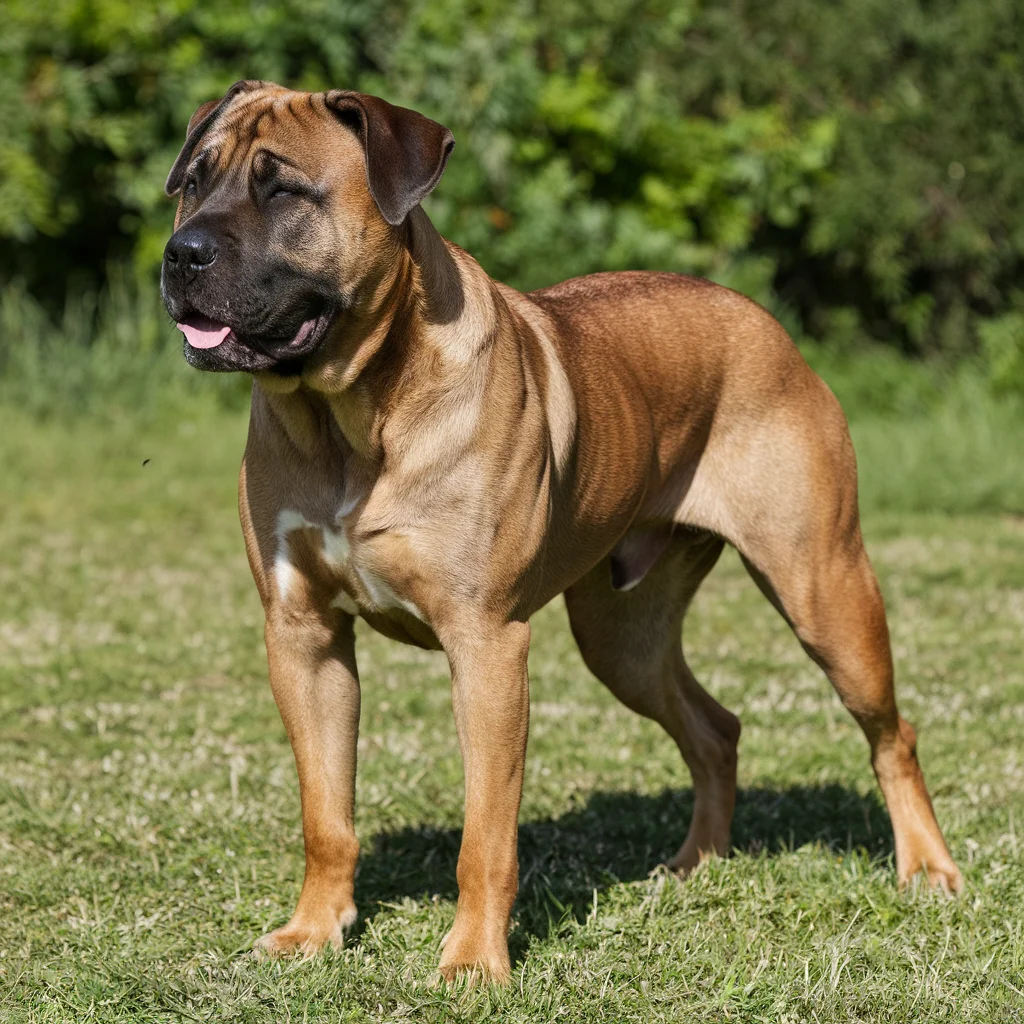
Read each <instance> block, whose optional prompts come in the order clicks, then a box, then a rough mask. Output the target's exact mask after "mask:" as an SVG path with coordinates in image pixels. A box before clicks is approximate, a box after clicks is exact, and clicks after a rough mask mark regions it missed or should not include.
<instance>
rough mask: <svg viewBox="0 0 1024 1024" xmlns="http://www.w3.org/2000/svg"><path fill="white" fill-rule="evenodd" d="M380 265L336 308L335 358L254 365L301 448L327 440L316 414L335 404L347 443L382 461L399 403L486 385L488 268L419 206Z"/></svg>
mask: <svg viewBox="0 0 1024 1024" xmlns="http://www.w3.org/2000/svg"><path fill="white" fill-rule="evenodd" d="M382 265H383V266H387V267H388V270H387V272H385V273H383V274H381V275H379V276H377V277H369V278H368V279H366V280H364V282H362V285H361V287H360V292H359V295H358V296H357V298H356V300H355V301H354V302H353V304H352V307H351V308H350V309H348V310H346V311H345V312H343V313H342V314H341V316H340V317H339V321H338V324H337V326H336V328H335V332H334V333H335V337H334V339H333V342H332V344H330V347H329V356H330V357H329V358H327V359H324V360H322V361H319V360H318V361H317V364H316V365H315V366H314V367H313V368H312V369H310V370H308V371H306V372H304V373H303V374H302V375H301V377H294V378H282V377H276V376H274V375H272V374H259V375H257V378H256V384H257V387H258V388H260V389H261V390H262V391H263V392H264V394H265V395H266V398H267V401H268V404H269V406H270V409H271V410H272V412H273V414H274V416H275V418H277V419H278V420H279V421H280V423H281V426H282V427H284V429H285V430H286V432H287V433H288V435H289V437H290V438H291V440H292V441H293V443H294V444H296V446H297V447H298V448H299V449H300V450H302V449H306V448H310V447H311V446H315V445H317V444H322V438H323V430H322V429H317V428H316V427H315V426H314V424H315V423H316V422H317V421H320V420H322V419H323V416H324V413H325V411H326V410H329V415H330V417H331V418H332V419H333V421H334V426H335V427H336V429H337V430H339V431H340V433H341V435H342V436H343V438H344V441H345V442H346V443H347V446H349V447H351V449H352V450H353V451H354V452H355V453H357V454H358V455H359V456H361V457H362V458H364V459H366V460H369V461H370V462H379V461H381V460H382V458H383V455H384V449H385V446H386V437H385V427H386V425H387V422H388V420H389V418H391V417H392V416H394V415H395V414H396V413H397V414H400V413H401V409H400V407H401V406H402V405H414V406H415V407H416V408H417V410H418V414H419V415H421V416H422V415H427V414H428V407H429V405H430V404H431V399H432V396H440V395H444V396H445V397H446V399H448V400H449V401H450V400H451V398H452V395H453V391H455V390H462V389H472V388H474V387H479V386H480V382H481V375H480V373H479V372H478V370H477V368H476V364H477V363H478V361H479V358H478V357H479V356H480V355H481V354H482V353H483V352H484V350H485V349H486V348H487V346H488V344H489V342H490V341H491V340H492V338H493V334H494V329H495V326H496V324H497V319H498V314H497V310H496V304H497V303H498V302H500V300H499V299H498V298H497V296H496V295H495V292H494V289H493V286H492V284H491V282H490V280H489V278H488V277H487V275H486V274H484V272H483V271H482V270H481V269H480V267H479V266H478V265H477V264H476V262H475V261H474V260H473V259H472V258H471V257H470V256H468V255H467V254H465V253H464V252H462V251H461V250H458V249H455V247H453V246H450V245H449V244H448V243H447V242H446V241H445V240H444V239H443V238H442V237H441V235H440V234H439V233H438V232H437V230H436V228H435V227H434V226H433V224H432V223H431V222H430V219H429V218H428V217H427V215H426V214H425V213H424V212H423V211H422V210H421V209H420V208H419V207H416V208H415V209H414V210H413V211H412V212H411V213H410V214H409V216H408V218H407V220H406V222H405V224H404V225H403V231H402V236H401V238H400V244H399V245H398V247H397V251H396V252H395V253H394V254H393V255H392V256H391V257H390V258H388V259H385V260H383V261H382ZM466 397H467V398H468V397H469V396H468V395H467V396H466ZM310 454H312V451H311V452H310Z"/></svg>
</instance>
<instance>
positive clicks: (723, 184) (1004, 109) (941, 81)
mask: <svg viewBox="0 0 1024 1024" xmlns="http://www.w3.org/2000/svg"><path fill="white" fill-rule="evenodd" d="M0 19H2V23H0V30H2V31H0V48H2V52H3V58H4V59H3V61H2V63H0V85H2V86H3V89H4V95H5V97H6V98H7V99H6V101H5V103H4V104H3V105H2V106H0V237H3V238H4V239H5V243H6V244H5V245H4V247H3V250H2V255H0V278H2V279H3V280H7V281H10V280H12V279H14V278H23V279H24V280H26V281H27V284H28V287H29V289H30V290H31V291H32V292H33V294H36V295H39V296H43V297H44V298H47V299H48V300H49V301H50V302H51V304H53V305H56V304H59V303H60V302H62V301H63V300H64V298H65V294H66V291H67V288H68V285H69V282H71V283H72V284H73V285H74V286H75V287H78V286H80V285H81V284H82V283H92V284H93V285H95V284H96V283H97V282H98V281H99V279H100V278H101V276H102V268H104V267H105V266H107V265H108V263H109V262H110V261H111V260H112V259H117V258H121V257H124V258H129V257H130V258H131V259H132V260H133V261H134V262H135V264H136V266H137V267H140V268H142V269H143V270H146V269H150V270H151V269H152V268H153V267H154V266H155V265H156V264H157V262H158V260H159V256H160V252H161V248H162V244H163V241H164V239H165V238H166V235H167V233H168V228H169V225H170V221H171V208H170V204H169V203H168V202H167V201H166V200H165V199H164V198H163V195H162V183H163V179H164V176H165V174H166V172H167V169H168V168H169V166H170V164H171V162H172V160H173V157H174V154H175V151H176V149H177V146H178V145H179V143H180V140H181V138H182V136H183V132H184V126H185V124H186V122H187V120H188V117H189V115H190V114H191V112H192V111H193V110H194V108H195V107H196V106H197V105H198V104H199V103H200V102H202V101H204V100H206V99H209V98H211V97H213V96H216V95H218V94H219V93H221V92H222V91H223V90H224V89H225V88H226V86H228V85H229V84H231V82H233V81H234V80H236V79H239V78H244V77H259V78H268V79H274V80H279V81H282V82H286V83H290V84H292V85H295V86H298V87H302V88H312V89H317V88H323V87H326V86H345V87H354V88H359V89H363V90H365V91H372V92H377V93H380V94H383V95H386V96H387V97H388V98H389V99H391V100H394V101H396V102H400V103H405V104H408V105H412V106H415V107H417V108H419V109H421V110H423V111H424V112H426V113H428V114H430V115H432V116H434V117H437V118H438V119H440V120H442V121H444V122H445V123H447V124H449V125H450V126H451V127H452V128H453V130H454V132H455V135H456V138H457V139H458V143H459V145H458V149H457V150H456V157H455V158H454V160H453V161H452V163H451V165H450V168H449V170H448V172H447V174H446V177H445V180H444V181H443V183H442V185H441V187H440V188H439V190H438V192H437V193H436V195H435V198H433V199H432V200H431V212H432V214H433V215H434V217H435V219H436V220H437V222H438V225H439V227H440V228H441V229H442V230H443V231H444V232H445V233H446V234H448V235H449V236H450V237H452V238H453V239H454V240H455V241H458V242H459V243H460V244H462V245H464V246H465V247H467V248H468V249H469V250H470V251H472V252H474V253H475V254H476V255H477V256H478V257H479V258H480V259H481V261H482V262H483V264H484V266H485V267H486V268H487V269H488V270H489V271H490V272H491V273H493V274H494V275H495V276H498V277H501V278H504V279H506V280H508V281H510V282H511V283H513V284H517V285H519V286H521V287H527V288H529V287H535V286H539V285H542V284H546V283H550V282H552V281H554V280H556V279H560V278H563V277H567V276H570V275H572V274H577V273H585V272H588V271H592V270H598V269H609V268H620V267H658V268H662V269H673V270H681V271H690V272H696V273H700V274H706V275H710V276H712V277H715V278H717V279H719V280H723V281H725V282H726V283H730V284H733V285H735V286H737V287H739V288H740V289H741V290H744V291H746V292H748V293H750V294H752V295H754V296H755V297H756V298H759V299H760V300H761V301H764V302H765V303H766V304H768V305H769V306H770V307H771V308H773V310H774V311H775V312H776V313H777V314H779V315H780V316H781V317H782V319H783V320H784V322H785V323H786V324H787V326H789V327H790V328H791V329H793V330H795V331H797V332H802V333H806V334H808V335H810V336H812V337H816V338H819V339H824V338H831V337H833V336H834V335H835V333H836V332H837V331H841V332H842V333H843V334H844V336H845V337H846V338H847V339H848V342H849V343H850V344H854V345H860V344H863V343H864V342H865V340H866V339H868V338H872V339H874V340H876V341H881V342H885V343H888V344H891V345H893V346H896V347H898V348H900V349H902V350H904V351H908V352H915V353H944V354H947V355H949V356H950V357H959V356H960V355H962V354H963V353H965V352H968V351H972V350H976V349H977V347H978V344H979V341H978V339H979V337H980V336H982V335H983V336H984V337H985V338H986V339H988V340H986V342H985V346H986V351H988V350H990V349H992V348H993V346H994V350H996V351H997V352H998V353H999V354H998V356H997V358H998V360H999V361H1000V366H1004V367H1005V366H1009V363H1007V361H1006V360H1007V358H1008V357H1006V355H1005V353H1006V351H1007V349H1006V346H1007V344H1008V342H1007V341H1006V338H1007V337H1009V336H1010V334H1012V333H1013V332H1015V331H1016V330H1017V328H1015V327H1013V324H1015V323H1016V324H1019V322H1020V318H1021V317H1022V316H1024V299H1022V297H1021V294H1020V293H1019V292H1015V291H1013V288H1014V287H1019V283H1020V280H1021V270H1022V254H1024V215H1022V214H1024V210H1022V204H1024V160H1022V159H1021V157H1022V148H1021V145H1020V141H1019V139H1020V125H1021V124H1022V123H1024V74H1022V72H1024V57H1022V55H1024V32H1022V31H1021V25H1020V13H1019V5H1018V4H1017V3H1016V0H972V2H967V0H837V2H834V3H829V4H822V3H820V2H819V0H770V2H769V0H739V2H734V0H729V2H726V0H682V2H680V0H530V2H529V3H527V2H525V0H519V2H511V3H496V2H494V0H476V2H470V0H350V2H346V3H344V4H342V3H335V2H332V0H274V2H267V0H203V2H200V0H156V2H152V3H147V4H139V3H137V2H135V0H50V2H48V3H47V4H40V3H38V2H37V0H7V2H6V3H5V5H4V7H3V13H2V15H0ZM1008 318H1009V319H1008ZM1014 318H1016V319H1014ZM1018 333H1019V332H1018ZM1015 336H1016V335H1015ZM991 339H996V340H994V341H993V340H991ZM1000 339H1002V340H1000ZM1014 358H1018V357H1014ZM1011 362H1012V360H1011ZM1014 365H1016V364H1014ZM1000 372H1002V371H1000ZM1001 379H1005V380H1006V381H1009V382H1011V383H1012V386H1014V387H1017V386H1019V380H1020V373H1019V371H1018V370H1016V369H1012V367H1011V368H1010V369H1008V370H1006V373H1005V374H1004V375H1003V378H1001Z"/></svg>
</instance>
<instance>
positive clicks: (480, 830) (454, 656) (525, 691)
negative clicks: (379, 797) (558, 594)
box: [439, 622, 530, 982]
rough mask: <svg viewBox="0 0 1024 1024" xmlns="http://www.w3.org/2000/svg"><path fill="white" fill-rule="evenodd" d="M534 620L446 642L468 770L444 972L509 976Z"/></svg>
mask: <svg viewBox="0 0 1024 1024" xmlns="http://www.w3.org/2000/svg"><path fill="white" fill-rule="evenodd" d="M529 646H530V626H529V623H526V622H513V623H508V624H504V625H502V626H500V627H493V628H482V629H481V630H479V632H476V633H474V635H472V636H469V637H465V638H464V639H462V640H459V641H457V642H454V643H447V644H446V645H445V649H446V652H447V654H448V660H449V662H450V664H451V669H452V704H453V707H454V711H455V724H456V727H457V729H458V733H459V745H460V746H461V748H462V761H463V766H464V770H465V776H466V808H465V825H464V828H463V833H462V848H461V850H460V851H459V867H458V879H459V906H458V910H457V912H456V914H455V924H454V925H453V927H452V930H451V931H450V932H449V933H448V935H447V936H446V938H445V940H444V953H443V955H442V957H441V963H440V967H439V969H440V971H441V974H442V975H443V976H444V977H445V978H447V979H449V980H452V979H453V978H455V977H456V976H457V975H459V974H469V975H471V976H472V975H476V976H478V977H480V978H482V979H483V980H492V981H498V982H506V981H508V979H509V974H510V965H509V956H508V925H509V915H510V913H511V911H512V903H513V901H514V900H515V898H516V889H517V887H518V883H519V860H518V852H517V849H516V840H517V829H518V818H519V800H520V797H521V796H522V791H523V768H524V763H525V759H526V734H527V729H528V726H529V718H530V694H529V683H528V680H527V674H526V656H527V652H528V650H529Z"/></svg>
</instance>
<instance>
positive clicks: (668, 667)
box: [565, 530, 740, 872]
mask: <svg viewBox="0 0 1024 1024" xmlns="http://www.w3.org/2000/svg"><path fill="white" fill-rule="evenodd" d="M722 547H723V542H722V541H721V540H720V539H718V538H717V537H714V536H712V535H711V534H706V533H703V532H694V531H692V530H684V531H679V532H678V533H677V535H676V536H675V537H673V539H672V540H671V542H670V543H669V545H668V548H667V550H666V551H665V552H664V554H662V556H661V557H660V559H659V560H658V561H657V563H656V564H655V565H654V567H653V568H652V569H651V570H650V571H649V572H648V573H647V574H646V575H645V576H644V577H643V579H642V580H641V581H640V582H639V583H638V584H637V585H636V586H635V587H633V588H632V589H629V590H625V591H622V590H614V589H613V588H612V583H611V579H612V572H611V566H610V565H609V562H608V560H605V561H602V562H601V563H600V564H598V565H597V566H596V567H595V568H594V569H593V570H591V572H590V573H588V574H587V575H586V576H584V577H583V578H582V579H581V580H579V581H578V582H577V583H575V584H574V585H573V586H572V587H570V588H569V589H568V590H567V591H566V594H565V603H566V606H567V608H568V610H569V622H570V624H571V626H572V631H573V635H574V636H575V638H576V642H577V644H578V645H579V648H580V653H581V654H582V655H583V660H584V661H585V662H586V664H587V666H588V668H590V670H591V671H592V672H593V673H594V675H596V676H597V678H598V679H600V680H601V682H603V683H604V684H605V686H607V687H608V688H609V689H610V690H611V691H612V693H614V694H615V696H616V697H618V698H619V700H621V701H622V702H623V703H624V704H625V705H626V706H627V707H629V708H631V709H632V710H633V711H636V712H638V713H639V714H641V715H644V716H646V717H647V718H652V719H654V720H655V721H656V722H658V723H659V724H660V725H661V726H662V727H663V728H664V729H665V731H666V732H667V733H668V734H669V735H670V736H671V737H672V739H674V740H675V742H676V745H677V746H678V747H679V750H680V753H681V754H682V755H683V760H684V761H685V762H686V765H687V767H688V768H689V770H690V774H691V776H692V777H693V792H694V808H693V819H692V821H691V823H690V830H689V832H688V834H687V837H686V841H685V842H684V843H683V845H682V847H681V848H680V850H679V852H678V853H677V854H676V855H675V857H674V858H673V859H672V861H671V862H670V866H671V867H672V868H674V869H675V870H678V871H682V872H687V871H690V870H692V869H693V868H694V867H696V866H697V864H698V863H699V861H700V860H701V858H702V857H705V856H707V855H709V854H712V853H718V854H725V853H726V852H727V851H728V849H729V831H730V828H731V825H732V814H733V808H734V807H735V804H736V745H737V741H738V740H739V734H740V723H739V719H737V718H736V716H735V715H733V714H731V713H730V712H729V711H727V710H726V709H725V708H723V707H722V706H721V704H719V703H718V702H717V701H716V700H715V699H714V698H713V697H712V696H711V695H710V694H709V693H708V692H707V691H706V690H705V689H703V687H701V685H700V684H699V683H698V682H697V680H696V679H695V678H694V676H693V673H692V672H691V671H690V669H689V666H688V665H687V664H686V661H685V660H684V658H683V650H682V639H681V636H682V621H683V616H684V615H685V614H686V609H687V607H688V606H689V604H690V601H691V599H692V598H693V595H694V594H695V593H696V591H697V588H698V587H699V586H700V584H701V581H702V580H703V579H704V577H705V576H707V574H708V573H709V572H710V571H711V569H712V568H713V567H714V564H715V562H716V561H717V560H718V556H719V554H720V553H721V551H722Z"/></svg>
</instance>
